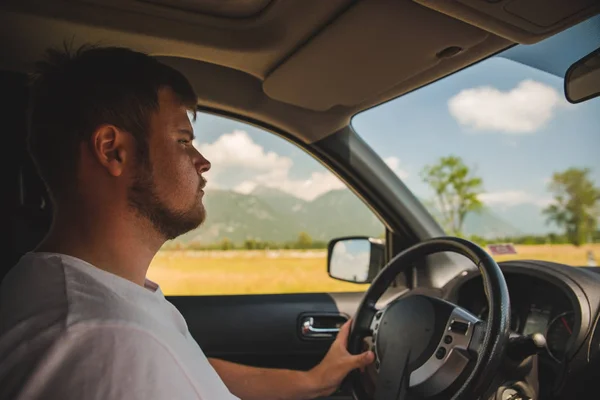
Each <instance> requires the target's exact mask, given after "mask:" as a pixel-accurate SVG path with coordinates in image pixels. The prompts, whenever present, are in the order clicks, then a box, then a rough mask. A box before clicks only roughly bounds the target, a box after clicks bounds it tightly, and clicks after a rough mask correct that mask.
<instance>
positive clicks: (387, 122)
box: [352, 17, 600, 266]
mask: <svg viewBox="0 0 600 400" xmlns="http://www.w3.org/2000/svg"><path fill="white" fill-rule="evenodd" d="M599 46H600V17H596V18H594V19H592V20H588V21H587V22H585V23H583V24H580V25H579V26H577V27H575V28H572V29H570V30H567V31H565V32H563V33H561V34H559V35H557V36H555V37H552V38H550V39H547V40H545V41H543V42H540V43H538V44H536V45H530V46H525V45H519V46H516V47H513V48H511V49H509V50H507V51H505V52H503V53H501V54H498V55H496V56H494V57H491V58H489V59H487V60H484V61H482V62H480V63H478V64H476V65H473V66H471V67H468V68H466V69H464V70H462V71H460V72H457V73H455V74H453V75H451V76H449V77H447V78H444V79H442V80H440V81H437V82H435V83H432V84H430V85H428V86H426V87H424V88H421V89H419V90H417V91H414V92H412V93H409V94H407V95H404V96H402V97H399V98H397V99H394V100H392V101H389V102H387V103H385V104H383V105H380V106H377V107H375V108H372V109H370V110H367V111H365V112H362V113H360V114H358V115H357V116H355V117H354V119H353V121H352V126H353V128H354V129H355V131H356V132H357V133H358V134H359V135H360V136H361V137H363V138H364V140H365V141H366V142H367V143H368V144H369V145H370V146H371V147H373V149H374V150H375V151H376V152H378V153H379V155H380V156H381V157H382V158H383V159H384V160H385V161H386V163H387V164H388V166H390V168H391V169H392V170H394V171H395V172H396V174H397V175H398V176H399V177H400V179H402V181H403V182H404V183H405V184H406V185H407V186H408V188H409V189H410V190H411V191H412V192H413V193H414V194H415V195H416V196H417V197H418V198H419V199H420V200H421V201H422V202H423V204H424V205H425V206H426V207H427V208H428V210H429V211H430V213H431V214H432V215H433V216H434V218H435V219H436V220H437V221H438V222H439V224H440V225H441V226H442V227H443V228H444V229H445V230H446V232H447V233H448V234H452V235H458V236H462V237H466V238H469V239H471V240H474V241H476V242H478V243H479V244H481V245H484V246H487V249H488V251H490V253H492V254H493V255H494V256H496V258H497V259H499V260H506V259H528V258H529V259H540V260H549V261H556V262H561V263H566V264H570V265H578V266H580V265H581V266H583V265H590V266H595V265H597V263H599V262H600V233H599V231H598V229H599V226H600V225H599V223H598V220H599V215H600V213H599V212H598V211H599V202H600V98H596V99H593V100H589V101H587V102H584V103H580V104H577V105H573V104H570V103H568V102H567V101H566V99H565V96H564V92H563V78H562V77H563V76H564V73H565V72H566V70H567V68H568V67H569V66H570V65H571V64H572V63H573V62H575V61H576V60H578V59H580V58H581V57H583V56H585V55H586V54H588V53H589V52H591V51H592V50H594V49H595V48H597V47H599Z"/></svg>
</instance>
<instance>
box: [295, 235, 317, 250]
mask: <svg viewBox="0 0 600 400" xmlns="http://www.w3.org/2000/svg"><path fill="white" fill-rule="evenodd" d="M312 241H313V240H312V238H311V237H310V235H309V234H308V233H306V232H300V234H299V235H298V242H297V244H298V248H300V249H309V248H310V246H311V245H312Z"/></svg>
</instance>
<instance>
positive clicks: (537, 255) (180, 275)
mask: <svg viewBox="0 0 600 400" xmlns="http://www.w3.org/2000/svg"><path fill="white" fill-rule="evenodd" d="M516 248H517V252H518V254H516V255H511V256H501V257H497V258H496V259H497V261H505V260H512V259H536V260H547V261H555V262H559V263H564V264H569V265H587V252H588V251H589V250H592V251H593V253H594V255H595V257H596V260H597V262H600V244H594V245H587V246H582V247H579V248H577V247H574V246H570V245H539V246H516ZM325 257H326V253H325V252H324V251H306V252H304V251H293V250H283V251H268V252H267V251H260V250H257V251H228V252H220V251H214V252H202V251H161V252H159V253H158V254H157V255H156V257H155V258H154V260H153V261H152V264H151V266H150V270H149V271H148V278H149V279H151V280H153V281H155V282H158V283H159V284H160V286H161V288H162V290H163V292H164V293H165V294H166V295H231V294H267V293H306V292H348V291H363V290H365V289H366V287H367V285H357V284H353V283H346V282H340V281H337V280H335V279H331V278H330V277H329V276H328V275H327V271H326V259H325Z"/></svg>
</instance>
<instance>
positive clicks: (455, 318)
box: [371, 295, 479, 397]
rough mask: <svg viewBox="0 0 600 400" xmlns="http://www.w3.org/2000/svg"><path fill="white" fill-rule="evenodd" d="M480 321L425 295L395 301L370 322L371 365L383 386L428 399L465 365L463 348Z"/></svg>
mask: <svg viewBox="0 0 600 400" xmlns="http://www.w3.org/2000/svg"><path fill="white" fill-rule="evenodd" d="M477 322H479V320H478V319H477V318H476V317H474V316H472V315H471V314H470V313H468V312H466V311H465V310H462V309H460V308H458V307H456V306H454V305H453V304H451V303H448V302H446V301H444V300H441V299H436V298H432V297H428V296H422V295H414V296H409V297H405V298H401V299H397V300H395V301H394V302H392V303H390V304H389V305H388V306H386V307H385V308H384V309H383V310H381V311H380V312H378V313H377V314H376V316H375V318H374V320H373V323H372V325H371V329H372V330H373V343H374V348H373V350H374V352H375V355H376V362H375V366H376V369H377V372H378V374H379V376H378V379H379V380H380V381H381V382H380V383H381V384H384V385H386V383H388V384H389V383H391V381H392V380H396V381H397V380H398V378H399V377H398V373H402V374H403V375H404V376H405V377H407V378H408V379H407V380H405V379H403V380H404V381H405V384H408V386H409V387H410V388H411V390H414V391H416V392H419V393H420V394H421V395H423V396H426V397H429V396H433V395H435V394H438V393H440V392H442V391H443V390H444V389H446V388H447V387H448V386H450V384H451V383H452V382H454V380H455V379H457V378H458V375H460V373H462V371H463V370H464V368H465V367H466V365H467V364H468V361H469V355H468V354H467V349H468V347H469V343H470V340H471V337H472V333H473V326H474V324H475V323H477Z"/></svg>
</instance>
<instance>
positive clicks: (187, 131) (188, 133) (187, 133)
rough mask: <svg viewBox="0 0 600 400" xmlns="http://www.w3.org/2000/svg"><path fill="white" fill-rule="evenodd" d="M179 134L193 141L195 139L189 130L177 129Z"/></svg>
mask: <svg viewBox="0 0 600 400" xmlns="http://www.w3.org/2000/svg"><path fill="white" fill-rule="evenodd" d="M177 131H178V132H179V133H183V134H184V135H188V136H189V137H190V140H194V139H196V136H194V132H193V131H191V130H189V129H185V128H183V129H178V130H177Z"/></svg>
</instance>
